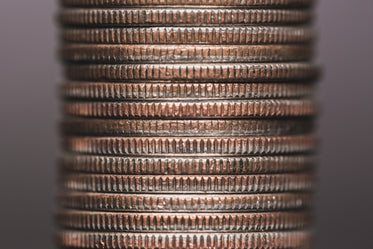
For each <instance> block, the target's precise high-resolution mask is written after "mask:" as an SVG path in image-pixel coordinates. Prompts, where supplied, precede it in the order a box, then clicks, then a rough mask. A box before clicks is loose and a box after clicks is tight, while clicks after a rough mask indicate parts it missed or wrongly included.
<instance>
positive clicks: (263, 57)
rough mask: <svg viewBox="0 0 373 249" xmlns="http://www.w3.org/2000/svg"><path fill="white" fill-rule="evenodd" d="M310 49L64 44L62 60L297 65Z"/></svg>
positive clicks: (278, 46) (298, 47)
mask: <svg viewBox="0 0 373 249" xmlns="http://www.w3.org/2000/svg"><path fill="white" fill-rule="evenodd" d="M311 53H312V51H311V47H310V46H309V45H252V46H245V45H225V46H216V45H93V44H65V45H64V46H63V48H62V50H61V57H62V58H63V59H64V60H66V61H71V62H92V63H142V62H165V63H167V62H215V63H219V62H265V61H270V62H273V61H299V60H306V59H309V58H310V56H311Z"/></svg>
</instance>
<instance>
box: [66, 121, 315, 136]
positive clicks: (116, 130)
mask: <svg viewBox="0 0 373 249" xmlns="http://www.w3.org/2000/svg"><path fill="white" fill-rule="evenodd" d="M62 130H63V132H64V133H65V134H76V135H123V136H154V137H159V136H183V137H186V136H257V135H266V136H273V135H295V134H305V133H310V132H311V131H312V130H313V122H312V121H310V120H309V119H290V120H283V119H281V120H273V119H270V120H268V119H267V120H260V119H248V120H247V119H246V120H138V119H125V120H123V119H83V118H72V119H65V120H64V121H63V122H62Z"/></svg>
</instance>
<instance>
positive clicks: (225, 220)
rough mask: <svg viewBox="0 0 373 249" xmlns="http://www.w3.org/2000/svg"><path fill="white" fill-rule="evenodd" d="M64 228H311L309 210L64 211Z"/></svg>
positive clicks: (60, 214) (59, 216)
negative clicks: (248, 211)
mask: <svg viewBox="0 0 373 249" xmlns="http://www.w3.org/2000/svg"><path fill="white" fill-rule="evenodd" d="M56 218H57V222H58V224H59V225H60V226H62V227H64V228H68V229H76V230H93V231H113V232H115V231H131V232H141V231H164V232H166V231H170V232H176V231H179V232H182V231H184V232H185V231H187V232H193V231H194V232H198V231H204V232H229V231H230V232H262V231H274V230H289V229H300V228H305V227H306V226H309V225H310V214H309V212H307V211H296V212H265V213H247V214H242V213H233V212H232V213H223V214H219V213H204V214H199V213H197V214H194V213H177V214H170V213H158V214H151V213H118V212H92V211H80V210H62V211H60V212H58V214H57V217H56Z"/></svg>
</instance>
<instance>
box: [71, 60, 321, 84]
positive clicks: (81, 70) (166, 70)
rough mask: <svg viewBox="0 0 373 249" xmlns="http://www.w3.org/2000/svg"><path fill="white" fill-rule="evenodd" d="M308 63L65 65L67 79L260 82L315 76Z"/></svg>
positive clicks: (316, 73)
mask: <svg viewBox="0 0 373 249" xmlns="http://www.w3.org/2000/svg"><path fill="white" fill-rule="evenodd" d="M317 75H318V67H317V66H316V65H314V64H311V63H271V64H269V63H267V64H263V63H248V64H246V63H235V64H228V63H224V64H223V63H221V64H219V63H211V64H209V63H205V64H196V63H194V64H115V65H114V64H88V65H77V64H68V65H66V76H67V77H68V78H69V79H71V80H92V81H126V80H129V81H131V80H134V81H135V80H142V81H157V80H161V81H162V80H164V81H171V80H172V81H195V80H197V81H202V82H203V81H207V82H211V81H212V82H219V81H224V82H227V81H228V82H237V81H245V82H261V81H279V80H285V81H286V80H287V81H291V80H307V79H315V78H316V77H317Z"/></svg>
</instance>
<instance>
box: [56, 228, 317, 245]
mask: <svg viewBox="0 0 373 249" xmlns="http://www.w3.org/2000/svg"><path fill="white" fill-rule="evenodd" d="M312 239H313V236H312V232H310V231H307V230H299V231H277V232H254V233H227V232H225V233H217V232H214V233H203V232H201V231H199V232H197V233H195V232H194V233H193V232H191V233H154V232H146V233H123V232H122V233H118V232H117V233H108V232H82V231H69V230H63V231H60V232H59V233H58V236H57V242H58V244H59V246H61V247H64V248H103V249H129V248H147V249H159V248H162V249H188V248H199V249H218V248H219V249H232V248H234V249H258V248H260V249H290V248H311V245H312V244H313V243H312Z"/></svg>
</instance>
